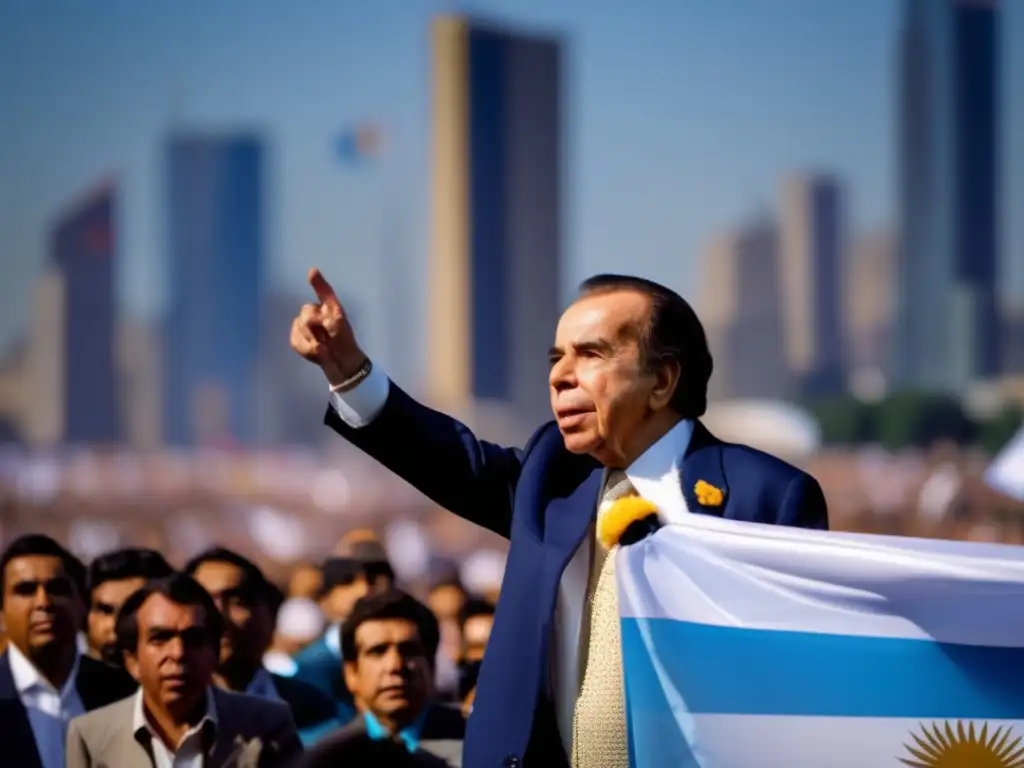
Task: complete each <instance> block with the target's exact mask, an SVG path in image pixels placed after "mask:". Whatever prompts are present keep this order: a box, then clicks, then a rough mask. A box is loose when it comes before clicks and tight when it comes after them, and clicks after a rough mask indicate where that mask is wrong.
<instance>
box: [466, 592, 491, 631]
mask: <svg viewBox="0 0 1024 768" xmlns="http://www.w3.org/2000/svg"><path fill="white" fill-rule="evenodd" d="M493 615H494V603H492V602H491V601H490V600H484V599H483V598H479V597H474V598H470V599H469V600H467V601H466V602H465V604H464V605H463V606H462V610H461V611H459V626H460V627H464V626H466V622H467V621H469V620H470V619H472V618H473V617H474V616H493Z"/></svg>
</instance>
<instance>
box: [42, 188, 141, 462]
mask: <svg viewBox="0 0 1024 768" xmlns="http://www.w3.org/2000/svg"><path fill="white" fill-rule="evenodd" d="M115 253H116V247H115V236H114V186H113V184H112V183H109V182H104V183H102V184H100V185H98V186H97V187H96V188H95V189H92V190H90V191H89V192H88V193H86V195H85V196H84V197H83V198H82V199H81V200H80V201H78V202H77V203H75V204H74V205H73V206H72V207H71V209H70V210H69V211H67V212H66V213H65V214H64V215H62V216H61V217H60V219H59V220H58V221H57V223H56V225H55V226H54V228H53V231H52V234H51V237H50V265H49V267H48V271H49V272H50V275H49V276H48V278H47V279H46V280H45V281H44V282H46V283H47V284H49V285H50V286H51V287H52V289H53V290H52V292H51V295H48V296H47V297H46V299H45V301H46V302H47V303H48V304H49V306H47V307H44V308H40V310H39V311H43V312H47V313H49V315H50V319H51V320H52V321H53V322H52V323H51V324H50V325H51V327H52V328H53V330H55V331H56V332H55V333H54V334H53V335H52V336H49V337H47V338H43V339H37V340H34V342H33V343H34V344H41V345H47V346H49V347H51V348H52V349H51V350H50V352H51V353H52V354H51V358H52V361H53V362H54V363H56V367H57V368H59V370H57V371H53V374H54V375H55V377H56V379H57V380H56V381H55V382H54V384H53V386H54V387H55V388H57V389H58V390H59V394H58V395H57V398H58V400H59V402H60V405H59V406H56V402H57V401H52V402H51V403H50V404H49V405H48V407H55V410H56V411H57V413H59V415H60V418H59V419H58V424H57V430H56V432H55V433H53V435H52V436H57V435H59V439H60V440H62V441H63V442H66V443H72V444H104V443H114V442H117V441H118V440H120V439H121V437H122V434H121V424H120V403H119V399H118V397H119V387H118V377H117V363H116V353H115V349H116V344H117V337H116V324H117V317H116V316H117V307H116V289H115V279H116V263H115ZM57 413H55V414H54V415H57Z"/></svg>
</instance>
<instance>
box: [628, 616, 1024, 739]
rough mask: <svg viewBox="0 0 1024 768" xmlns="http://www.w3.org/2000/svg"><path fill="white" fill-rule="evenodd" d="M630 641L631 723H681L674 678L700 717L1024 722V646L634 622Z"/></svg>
mask: <svg viewBox="0 0 1024 768" xmlns="http://www.w3.org/2000/svg"><path fill="white" fill-rule="evenodd" d="M645 636H646V639H645ZM622 646H623V661H624V668H625V670H626V674H625V683H626V694H627V697H628V702H629V708H630V721H631V724H632V723H636V722H637V721H638V720H643V719H646V718H655V719H657V718H665V717H668V718H669V719H671V720H672V721H673V722H674V720H675V718H674V717H673V714H672V713H671V712H670V711H668V710H669V705H668V703H667V701H666V696H665V692H664V690H663V685H664V684H665V683H666V682H670V684H671V685H672V686H673V687H674V688H675V689H676V690H677V691H679V693H680V694H681V697H682V699H683V700H684V701H685V704H686V709H687V711H688V713H689V714H691V715H697V714H736V715H808V716H837V717H842V716H846V717H912V718H936V719H939V718H963V719H986V720H998V719H1008V720H1012V719H1024V648H994V647H982V646H970V645H954V644H948V643H937V642H934V641H930V640H912V639H905V638H892V637H869V636H853V635H829V634H819V633H813V632H792V631H777V630H763V629H743V628H737V627H722V626H713V625H709V624H696V623H691V622H685V621H676V620H672V619H634V618H630V619H623V621H622ZM652 656H653V657H654V659H656V660H657V663H658V664H659V665H660V666H661V670H662V673H663V674H664V678H662V677H660V676H659V672H658V670H656V668H655V665H654V662H653V660H652ZM677 714H679V713H677ZM651 724H652V725H653V723H651ZM666 725H667V723H666ZM645 730H646V729H645Z"/></svg>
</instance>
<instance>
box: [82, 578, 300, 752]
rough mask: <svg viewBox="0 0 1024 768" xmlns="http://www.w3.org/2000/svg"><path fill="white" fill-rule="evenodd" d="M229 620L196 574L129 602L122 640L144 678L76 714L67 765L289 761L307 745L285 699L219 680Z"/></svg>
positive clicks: (120, 622)
mask: <svg viewBox="0 0 1024 768" xmlns="http://www.w3.org/2000/svg"><path fill="white" fill-rule="evenodd" d="M222 632H223V620H222V618H221V614H220V612H219V611H218V610H217V606H216V605H215V604H214V602H213V599H212V598H211V597H210V595H209V594H208V593H207V592H206V590H204V589H203V588H202V587H201V586H200V585H199V584H198V583H197V582H196V581H195V580H194V579H192V577H191V576H187V575H185V574H174V575H172V576H169V577H167V578H165V579H158V580H155V581H151V582H149V583H147V584H146V586H144V587H143V588H142V589H140V590H139V591H138V592H135V593H134V594H133V595H132V596H131V597H130V598H128V600H127V601H126V602H125V604H124V606H123V607H122V609H121V612H120V613H119V615H118V619H117V640H118V644H119V646H120V647H121V650H122V652H123V653H124V659H125V666H126V667H127V669H128V671H129V672H130V673H131V674H132V677H134V678H135V679H136V680H138V682H139V686H140V687H139V690H138V692H137V693H136V694H135V695H133V696H129V697H128V698H126V699H122V700H121V701H118V702H115V703H114V704H110V705H108V706H106V707H103V708H101V709H97V710H95V711H94V712H90V713H89V714H87V715H83V716H82V717H77V718H75V719H74V720H72V721H71V724H70V727H69V728H68V739H67V768H119V767H120V766H132V767H133V768H134V767H135V766H143V767H145V766H151V767H152V768H171V766H174V767H175V768H179V767H182V766H187V767H188V768H193V767H194V768H204V767H205V768H278V767H281V768H284V767H285V766H290V765H293V764H294V762H295V761H296V759H297V758H298V757H299V756H300V755H301V753H302V746H301V744H300V742H299V737H298V733H297V732H296V729H295V723H294V721H293V719H292V715H291V711H290V710H289V709H288V707H287V706H286V705H285V704H282V703H280V702H276V701H266V700H263V699H258V698H255V697H252V696H245V695H242V694H234V693H229V692H227V691H223V690H220V689H218V688H216V687H214V686H213V685H212V679H213V671H214V668H215V667H216V665H217V659H218V656H219V651H220V640H221V634H222Z"/></svg>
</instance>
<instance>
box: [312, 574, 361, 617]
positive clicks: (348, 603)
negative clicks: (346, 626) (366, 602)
mask: <svg viewBox="0 0 1024 768" xmlns="http://www.w3.org/2000/svg"><path fill="white" fill-rule="evenodd" d="M371 586H372V585H371V584H370V583H369V582H368V581H367V580H366V576H365V575H364V574H359V575H358V576H356V577H355V578H354V579H352V581H350V582H349V583H347V584H336V585H334V586H333V587H331V590H330V591H329V592H328V593H327V594H326V595H324V596H323V597H322V598H321V599H320V610H321V611H323V613H324V616H325V617H326V618H327V620H328V621H330V622H334V623H340V622H342V621H344V620H345V619H346V617H347V616H348V615H349V614H350V613H351V612H352V607H353V606H354V605H355V604H356V603H357V602H359V599H360V598H363V597H366V596H367V595H368V594H370V592H371Z"/></svg>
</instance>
